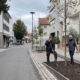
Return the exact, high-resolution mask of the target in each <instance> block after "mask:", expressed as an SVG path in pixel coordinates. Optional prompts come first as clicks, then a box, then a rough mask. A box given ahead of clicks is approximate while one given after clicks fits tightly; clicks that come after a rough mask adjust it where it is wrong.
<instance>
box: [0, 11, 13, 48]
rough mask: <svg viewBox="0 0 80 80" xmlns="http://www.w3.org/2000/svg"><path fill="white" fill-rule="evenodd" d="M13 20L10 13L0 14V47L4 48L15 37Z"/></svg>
mask: <svg viewBox="0 0 80 80" xmlns="http://www.w3.org/2000/svg"><path fill="white" fill-rule="evenodd" d="M12 30H13V21H12V18H11V16H10V14H9V13H3V12H1V14H0V47H1V48H3V47H4V46H5V45H6V43H7V42H9V41H10V40H11V41H12V39H11V38H13V36H14V33H13V31H12Z"/></svg>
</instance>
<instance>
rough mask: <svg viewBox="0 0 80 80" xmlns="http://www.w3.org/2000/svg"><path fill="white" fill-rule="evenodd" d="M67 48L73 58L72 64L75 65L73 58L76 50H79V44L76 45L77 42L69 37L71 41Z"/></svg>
mask: <svg viewBox="0 0 80 80" xmlns="http://www.w3.org/2000/svg"><path fill="white" fill-rule="evenodd" d="M67 46H68V47H69V54H70V58H71V64H74V58H73V56H74V53H75V48H76V49H77V44H76V42H75V40H74V39H73V36H72V35H70V36H69V41H68V43H67ZM77 50H78V49H77Z"/></svg>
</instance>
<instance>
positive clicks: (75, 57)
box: [56, 49, 80, 61]
mask: <svg viewBox="0 0 80 80" xmlns="http://www.w3.org/2000/svg"><path fill="white" fill-rule="evenodd" d="M56 51H57V53H58V54H59V55H61V56H64V50H61V49H56ZM66 55H67V57H68V58H70V55H69V52H66ZM74 59H75V60H77V61H80V53H76V52H75V54H74Z"/></svg>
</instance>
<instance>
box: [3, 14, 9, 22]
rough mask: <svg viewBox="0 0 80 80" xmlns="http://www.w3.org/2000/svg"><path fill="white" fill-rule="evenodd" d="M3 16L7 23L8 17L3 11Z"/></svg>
mask: <svg viewBox="0 0 80 80" xmlns="http://www.w3.org/2000/svg"><path fill="white" fill-rule="evenodd" d="M3 18H4V19H5V20H6V21H7V22H8V23H9V18H8V17H7V15H6V14H5V13H4V14H3Z"/></svg>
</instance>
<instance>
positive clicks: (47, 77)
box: [29, 50, 57, 80]
mask: <svg viewBox="0 0 80 80" xmlns="http://www.w3.org/2000/svg"><path fill="white" fill-rule="evenodd" d="M29 52H30V55H31V58H32V60H33V62H34V64H35V66H36V68H37V69H38V71H39V74H40V75H41V77H42V80H57V78H56V77H54V76H53V74H52V73H50V72H49V70H48V69H47V68H46V67H45V66H44V65H43V64H41V63H39V62H37V60H36V59H35V58H34V56H33V55H32V52H31V50H29Z"/></svg>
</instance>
